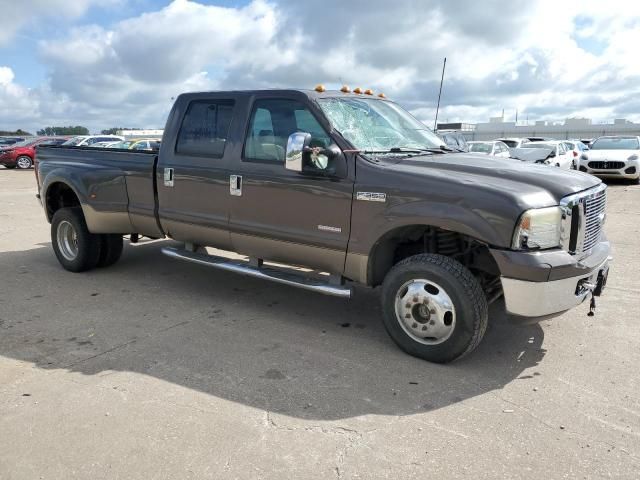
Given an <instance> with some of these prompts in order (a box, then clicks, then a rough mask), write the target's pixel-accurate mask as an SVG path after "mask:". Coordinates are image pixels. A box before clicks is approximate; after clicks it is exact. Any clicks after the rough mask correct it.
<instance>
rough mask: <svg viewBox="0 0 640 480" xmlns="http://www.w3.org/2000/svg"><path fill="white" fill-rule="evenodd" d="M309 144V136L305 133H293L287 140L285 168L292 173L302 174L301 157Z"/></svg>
mask: <svg viewBox="0 0 640 480" xmlns="http://www.w3.org/2000/svg"><path fill="white" fill-rule="evenodd" d="M310 142H311V134H310V133H306V132H294V133H292V134H291V135H289V139H288V140H287V151H286V154H285V168H286V169H287V170H293V171H294V172H302V166H303V161H302V156H303V153H304V151H305V148H307V147H308V146H309V143H310Z"/></svg>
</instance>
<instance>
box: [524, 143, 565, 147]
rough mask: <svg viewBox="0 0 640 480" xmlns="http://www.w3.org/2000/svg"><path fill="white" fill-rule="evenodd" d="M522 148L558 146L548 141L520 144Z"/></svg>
mask: <svg viewBox="0 0 640 480" xmlns="http://www.w3.org/2000/svg"><path fill="white" fill-rule="evenodd" d="M520 148H556V146H555V145H550V144H548V143H525V144H523V145H520Z"/></svg>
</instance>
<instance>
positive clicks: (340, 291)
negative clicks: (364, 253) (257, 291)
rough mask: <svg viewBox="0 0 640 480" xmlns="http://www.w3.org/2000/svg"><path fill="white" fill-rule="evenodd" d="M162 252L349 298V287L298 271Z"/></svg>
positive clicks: (197, 255) (184, 252)
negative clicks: (310, 276)
mask: <svg viewBox="0 0 640 480" xmlns="http://www.w3.org/2000/svg"><path fill="white" fill-rule="evenodd" d="M162 253H163V254H165V255H167V256H169V257H172V258H178V259H180V260H186V261H187V262H192V263H197V264H199V265H205V266H207V267H214V268H219V269H220V270H227V271H230V272H235V273H241V274H243V275H248V276H250V277H256V278H261V279H263V280H271V281H272V282H276V283H282V284H284V285H289V286H292V287H298V288H302V289H304V290H311V291H313V292H318V293H324V294H325V295H331V296H334V297H341V298H351V295H352V290H351V287H345V286H341V285H331V284H329V283H328V282H322V281H321V280H316V279H313V278H309V277H306V276H304V275H302V274H299V273H293V272H286V271H283V270H279V269H275V268H270V267H252V266H250V264H248V263H247V262H243V261H242V260H231V259H229V258H225V257H218V256H216V255H203V254H201V253H194V252H189V251H187V250H179V249H177V248H171V247H164V248H162Z"/></svg>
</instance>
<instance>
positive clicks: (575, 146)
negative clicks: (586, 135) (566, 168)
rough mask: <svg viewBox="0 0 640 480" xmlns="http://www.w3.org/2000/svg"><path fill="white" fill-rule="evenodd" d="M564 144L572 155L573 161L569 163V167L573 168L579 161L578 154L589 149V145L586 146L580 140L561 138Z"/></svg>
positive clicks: (576, 166) (575, 167)
mask: <svg viewBox="0 0 640 480" xmlns="http://www.w3.org/2000/svg"><path fill="white" fill-rule="evenodd" d="M562 143H564V146H565V147H566V149H567V150H569V152H570V154H571V155H572V156H573V159H572V160H573V162H572V164H571V168H573V169H574V170H575V169H577V168H578V162H579V161H580V156H581V155H582V154H583V153H585V152H588V151H589V147H587V146H586V145H585V144H584V143H582V142H581V141H580V140H563V141H562Z"/></svg>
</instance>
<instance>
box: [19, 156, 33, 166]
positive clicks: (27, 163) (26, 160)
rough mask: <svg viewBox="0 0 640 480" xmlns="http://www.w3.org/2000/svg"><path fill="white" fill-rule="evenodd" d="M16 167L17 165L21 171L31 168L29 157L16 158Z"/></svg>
mask: <svg viewBox="0 0 640 480" xmlns="http://www.w3.org/2000/svg"><path fill="white" fill-rule="evenodd" d="M16 165H18V168H22V169H27V168H31V159H30V158H29V157H18V159H17V160H16Z"/></svg>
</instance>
